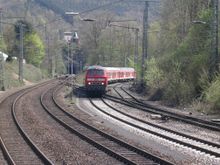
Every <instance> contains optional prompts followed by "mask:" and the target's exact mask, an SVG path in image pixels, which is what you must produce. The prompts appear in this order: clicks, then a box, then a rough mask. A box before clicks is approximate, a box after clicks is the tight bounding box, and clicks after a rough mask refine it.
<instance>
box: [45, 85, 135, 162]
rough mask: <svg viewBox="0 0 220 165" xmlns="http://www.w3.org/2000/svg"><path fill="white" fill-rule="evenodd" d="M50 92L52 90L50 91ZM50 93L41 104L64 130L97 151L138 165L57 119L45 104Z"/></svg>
mask: <svg viewBox="0 0 220 165" xmlns="http://www.w3.org/2000/svg"><path fill="white" fill-rule="evenodd" d="M49 90H50V89H49ZM47 92H48V91H45V92H44V93H43V94H42V95H41V104H42V106H43V107H44V108H45V110H46V112H47V113H48V114H49V115H50V116H51V117H52V118H53V119H54V120H55V121H57V122H58V123H59V124H61V125H62V126H63V127H64V128H66V129H67V130H69V131H70V132H71V133H73V134H75V135H77V136H78V137H80V138H81V139H83V140H85V141H86V142H88V143H89V144H91V145H93V146H95V147H96V148H97V149H99V150H101V151H103V152H105V153H107V154H108V155H110V156H114V158H116V159H118V160H120V161H122V162H124V163H126V164H131V165H136V163H134V162H132V161H130V160H128V159H126V158H125V157H123V156H122V155H119V154H116V153H115V152H114V151H113V150H111V149H109V148H107V147H105V146H103V145H102V144H100V143H98V142H96V141H94V140H93V139H91V138H90V137H88V136H86V135H84V134H82V133H80V132H79V131H78V130H76V129H74V128H72V127H71V126H70V125H68V124H67V123H65V122H64V121H62V120H60V119H59V118H58V117H56V116H55V115H53V114H52V113H51V112H50V110H49V108H48V107H47V106H46V105H45V104H44V103H43V97H44V95H45V94H46V93H47ZM59 108H61V109H62V107H61V106H60V107H59ZM62 112H64V113H65V114H66V115H67V116H69V117H71V118H72V119H74V120H76V121H77V122H79V123H80V124H84V123H83V122H82V121H80V120H79V119H77V118H75V117H73V116H72V115H71V114H69V113H67V112H65V111H64V110H63V109H62ZM87 126H88V125H87Z"/></svg>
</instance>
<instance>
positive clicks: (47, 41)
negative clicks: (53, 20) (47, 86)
mask: <svg viewBox="0 0 220 165" xmlns="http://www.w3.org/2000/svg"><path fill="white" fill-rule="evenodd" d="M44 28H45V38H46V44H47V59H48V68H47V69H48V73H49V74H50V75H51V76H52V77H53V64H52V62H53V61H52V57H51V55H50V38H49V35H48V31H47V26H46V25H45V27H44Z"/></svg>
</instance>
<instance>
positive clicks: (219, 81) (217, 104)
mask: <svg viewBox="0 0 220 165" xmlns="http://www.w3.org/2000/svg"><path fill="white" fill-rule="evenodd" d="M203 93H204V100H205V101H207V102H208V103H209V104H211V105H213V107H212V108H213V109H219V108H220V75H217V76H216V77H215V79H214V80H213V81H212V82H211V83H210V84H209V86H208V87H207V88H206V89H205V90H204V92H203Z"/></svg>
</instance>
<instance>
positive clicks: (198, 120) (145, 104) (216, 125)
mask: <svg viewBox="0 0 220 165" xmlns="http://www.w3.org/2000/svg"><path fill="white" fill-rule="evenodd" d="M121 89H122V90H123V91H124V92H125V93H126V94H127V95H129V96H130V97H131V98H132V99H134V100H135V101H136V102H137V103H139V105H141V106H145V107H148V108H152V109H156V110H160V111H162V112H166V113H169V114H174V113H172V112H168V111H166V110H164V109H162V108H157V107H154V106H152V105H149V104H147V103H143V102H141V101H140V100H138V99H137V98H136V97H134V96H133V95H132V94H130V93H129V92H127V91H126V90H125V89H124V88H123V87H121ZM178 116H180V117H184V118H187V119H191V120H193V121H197V122H200V123H204V124H208V125H211V126H214V127H219V128H220V124H219V123H214V122H210V121H206V120H202V119H198V118H195V117H192V116H184V115H178Z"/></svg>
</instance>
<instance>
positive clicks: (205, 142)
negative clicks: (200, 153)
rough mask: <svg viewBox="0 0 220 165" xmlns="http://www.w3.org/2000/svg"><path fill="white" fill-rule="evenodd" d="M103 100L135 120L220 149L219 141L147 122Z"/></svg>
mask: <svg viewBox="0 0 220 165" xmlns="http://www.w3.org/2000/svg"><path fill="white" fill-rule="evenodd" d="M101 100H102V101H103V102H104V103H105V104H106V105H107V106H109V107H110V108H112V109H113V110H115V111H116V112H118V113H120V114H122V115H125V116H127V117H130V118H132V119H134V120H137V121H139V122H142V123H144V124H147V125H150V126H152V127H156V128H158V129H161V130H165V131H167V132H170V133H173V134H175V135H179V136H182V137H184V138H187V139H191V140H194V141H196V142H200V143H203V144H206V145H209V146H212V147H215V148H219V149H220V144H218V143H213V142H211V141H207V140H204V139H200V138H197V137H194V136H191V135H187V134H184V133H181V132H178V131H174V130H172V129H169V128H165V127H162V126H159V125H156V124H153V123H151V122H147V121H145V120H142V119H139V118H137V117H135V116H132V115H129V114H127V113H125V112H122V111H120V110H118V109H117V108H115V107H113V106H111V105H110V104H109V103H107V102H106V101H105V100H104V99H103V98H101ZM216 156H220V154H218V155H216Z"/></svg>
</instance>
